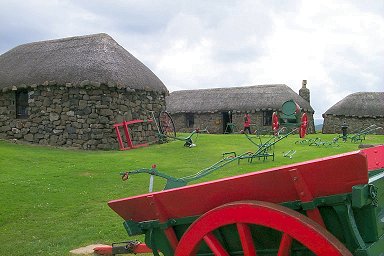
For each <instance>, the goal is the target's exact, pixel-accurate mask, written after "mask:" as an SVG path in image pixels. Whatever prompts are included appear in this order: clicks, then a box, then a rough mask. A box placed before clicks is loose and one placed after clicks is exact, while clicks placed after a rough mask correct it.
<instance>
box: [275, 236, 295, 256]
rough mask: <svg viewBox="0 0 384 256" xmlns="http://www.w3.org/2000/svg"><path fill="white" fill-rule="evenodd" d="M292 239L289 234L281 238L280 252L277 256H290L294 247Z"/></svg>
mask: <svg viewBox="0 0 384 256" xmlns="http://www.w3.org/2000/svg"><path fill="white" fill-rule="evenodd" d="M292 241H293V239H292V237H291V236H290V235H288V234H287V233H284V234H283V236H282V237H281V242H280V247H279V252H278V253H277V256H289V252H290V250H291V246H292Z"/></svg>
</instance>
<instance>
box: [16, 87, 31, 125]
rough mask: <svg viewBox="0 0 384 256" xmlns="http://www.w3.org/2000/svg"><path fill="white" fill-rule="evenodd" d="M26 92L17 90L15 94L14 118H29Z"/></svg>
mask: <svg viewBox="0 0 384 256" xmlns="http://www.w3.org/2000/svg"><path fill="white" fill-rule="evenodd" d="M28 99H29V95H28V91H27V90H17V91H16V92H15V108H16V118H17V119H25V118H28V116H29V113H28V112H29V111H28V110H29V104H28Z"/></svg>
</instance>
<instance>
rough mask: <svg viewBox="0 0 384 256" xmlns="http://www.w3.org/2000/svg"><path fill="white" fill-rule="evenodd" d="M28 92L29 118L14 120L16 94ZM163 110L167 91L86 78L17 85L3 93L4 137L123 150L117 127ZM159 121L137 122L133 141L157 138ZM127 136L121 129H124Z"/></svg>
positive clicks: (0, 126)
mask: <svg viewBox="0 0 384 256" xmlns="http://www.w3.org/2000/svg"><path fill="white" fill-rule="evenodd" d="M17 90H27V91H28V114H29V115H28V118H25V119H17V118H16V106H15V93H16V91H17ZM164 109H165V93H163V92H154V91H146V90H135V89H130V88H126V87H125V86H121V85H116V84H100V83H96V82H90V81H83V82H82V83H80V84H69V83H68V84H65V85H58V84H56V83H55V82H54V81H53V82H46V83H44V84H41V85H32V86H25V85H21V86H17V87H16V86H13V87H10V88H5V89H3V90H2V91H0V138H1V139H17V140H22V141H27V142H30V143H35V144H42V145H53V146H67V147H75V148H82V149H117V148H119V145H118V142H117V138H116V133H115V130H114V128H113V125H114V124H116V123H120V122H122V121H124V120H126V121H129V120H133V119H144V120H146V119H148V118H149V117H151V112H150V111H154V112H155V113H159V112H160V111H162V110H164ZM156 131H157V130H156V125H155V124H153V123H142V124H135V125H133V126H132V129H131V135H132V138H133V143H134V144H137V143H144V142H155V141H156V140H157V136H156ZM122 134H123V133H122Z"/></svg>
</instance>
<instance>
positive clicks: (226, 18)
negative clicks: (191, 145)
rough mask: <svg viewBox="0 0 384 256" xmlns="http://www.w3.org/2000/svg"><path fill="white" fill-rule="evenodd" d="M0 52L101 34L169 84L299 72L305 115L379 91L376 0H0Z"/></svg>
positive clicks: (381, 34) (267, 80)
mask: <svg viewBox="0 0 384 256" xmlns="http://www.w3.org/2000/svg"><path fill="white" fill-rule="evenodd" d="M0 24H1V26H0V54H2V53H4V52H6V51H8V50H10V49H12V48H13V47H15V46H18V45H20V44H24V43H29V42H34V41H41V40H48V39H57V38H63V37H70V36H78V35H86V34H94V33H100V32H104V33H107V34H109V35H110V36H112V37H113V38H114V39H115V40H116V41H117V42H118V43H119V44H120V45H122V46H123V47H124V48H125V49H126V50H128V51H129V52H130V53H132V54H133V55H134V56H135V57H137V58H138V59H139V60H140V61H142V62H143V63H144V64H145V65H146V66H148V67H149V68H150V69H151V70H152V71H153V72H154V73H155V74H156V75H157V76H158V77H159V78H160V79H161V80H162V81H163V83H164V84H165V85H166V86H167V88H168V90H169V91H175V90H182V89H197V88H211V87H233V86H248V85H259V84H286V85H288V86H290V87H291V88H292V89H293V90H294V91H296V92H298V90H299V89H300V87H301V81H302V80H303V79H306V80H308V85H307V87H308V88H309V89H310V91H311V105H312V107H313V108H314V109H315V118H321V115H322V113H324V112H325V111H326V110H327V109H328V108H330V107H331V106H332V105H333V104H335V103H336V102H338V101H339V100H341V99H342V98H343V97H345V96H346V95H348V94H351V93H354V92H359V91H384V72H383V71H384V0H364V1H361V0H348V1H347V0H345V1H343V0H321V1H318V0H302V1H299V0H285V1H284V0H263V1H262V0H221V1H219V0H205V1H204V0H176V1H175V0H157V1H156V0H153V1H152V0H113V1H112V0H108V1H107V0H104V1H103V0H88V1H86V0H12V1H11V0H0Z"/></svg>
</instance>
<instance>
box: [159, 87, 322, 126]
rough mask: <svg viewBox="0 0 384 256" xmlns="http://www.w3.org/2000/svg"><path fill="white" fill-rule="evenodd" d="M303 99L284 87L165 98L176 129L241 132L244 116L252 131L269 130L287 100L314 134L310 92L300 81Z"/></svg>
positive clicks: (203, 91)
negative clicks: (230, 126)
mask: <svg viewBox="0 0 384 256" xmlns="http://www.w3.org/2000/svg"><path fill="white" fill-rule="evenodd" d="M302 89H303V90H301V93H303V91H304V98H303V97H302V96H300V95H298V94H297V93H295V92H294V91H293V90H292V89H291V88H289V87H288V86H287V85H284V84H272V85H257V86H246V87H230V88H214V89H201V90H185V91H175V92H172V93H170V95H169V96H168V97H166V101H167V111H168V112H170V113H171V114H172V117H173V120H174V122H175V126H176V130H178V131H181V132H190V131H192V130H193V129H194V128H201V129H202V128H205V127H208V129H209V132H211V133H225V132H229V131H228V124H233V125H235V127H236V128H235V129H236V130H237V131H240V130H241V129H243V122H244V121H243V117H244V113H246V112H249V113H250V115H251V123H252V126H251V130H255V129H257V130H259V131H269V132H270V131H271V130H272V128H271V125H272V113H273V111H279V110H281V106H282V104H283V103H284V102H285V101H287V100H294V101H295V102H296V103H298V105H299V106H300V107H301V108H302V111H303V112H306V113H307V115H308V117H309V120H308V121H309V125H308V132H309V133H313V132H314V131H315V128H314V121H313V114H314V110H313V109H312V107H311V106H310V103H309V96H310V95H309V90H308V89H307V88H306V80H304V81H303V86H302Z"/></svg>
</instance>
